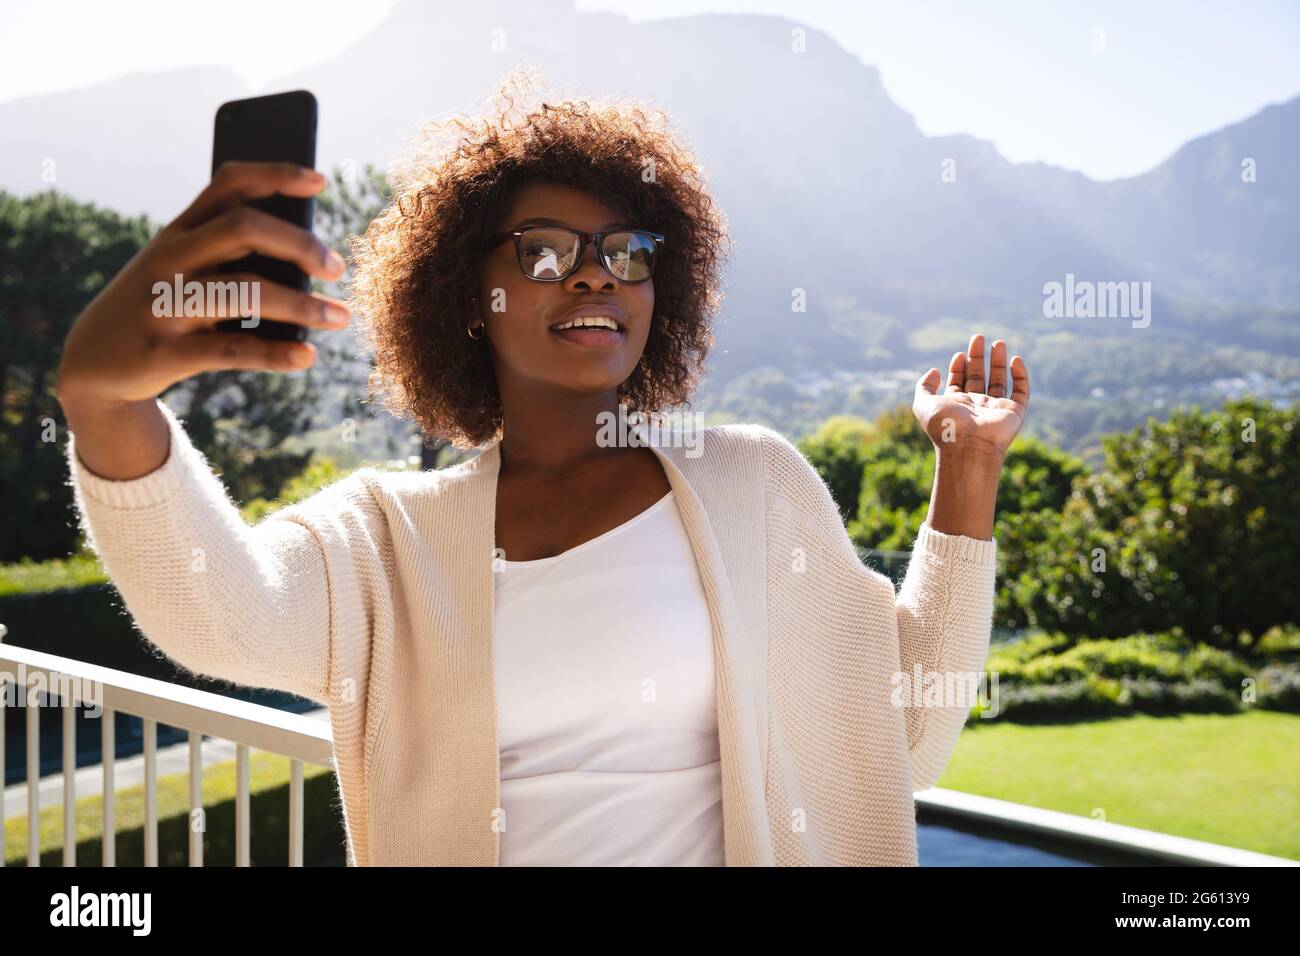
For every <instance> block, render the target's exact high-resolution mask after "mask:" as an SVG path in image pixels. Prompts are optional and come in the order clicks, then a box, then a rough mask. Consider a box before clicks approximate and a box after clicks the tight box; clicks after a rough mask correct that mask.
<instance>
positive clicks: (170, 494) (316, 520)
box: [68, 402, 383, 703]
mask: <svg viewBox="0 0 1300 956" xmlns="http://www.w3.org/2000/svg"><path fill="white" fill-rule="evenodd" d="M157 409H158V411H159V413H160V417H161V420H162V422H163V424H164V428H165V432H164V437H163V445H162V447H163V450H164V456H165V457H164V459H163V462H162V464H161V465H160V466H159V467H158V468H156V469H155V470H153V471H151V472H149V473H147V474H144V475H141V476H139V477H137V478H134V479H130V480H113V479H109V478H105V477H103V476H100V475H96V474H95V473H93V472H92V471H91V470H90V469H89V468H87V466H86V464H85V462H84V461H83V460H82V459H81V456H80V455H79V453H78V451H77V441H76V439H77V435H76V432H73V433H72V437H71V438H70V440H69V442H68V461H69V470H70V473H71V479H72V485H73V489H74V493H75V497H76V501H77V508H78V512H79V515H80V519H81V524H82V527H83V530H84V531H85V533H86V537H87V540H88V543H89V544H90V546H91V547H92V549H93V550H94V551H95V552H96V553H97V554H98V555H99V557H100V560H101V561H102V563H103V564H104V567H105V570H107V571H108V574H109V576H110V577H111V579H112V581H113V584H114V585H115V586H116V588H117V589H118V591H119V592H120V593H121V595H122V598H123V600H124V601H125V603H126V606H127V609H128V610H129V611H130V612H131V615H132V617H133V618H134V619H135V622H136V623H137V625H138V626H139V627H140V629H141V631H142V632H143V633H144V635H145V637H147V638H148V639H149V640H150V641H151V642H152V643H153V644H155V645H156V646H157V647H158V648H159V649H161V650H162V651H163V653H165V654H166V655H167V656H168V657H170V658H172V659H173V660H175V661H176V662H177V663H179V664H181V665H183V666H184V667H187V668H189V669H190V670H191V671H193V672H195V673H197V674H201V675H204V676H209V677H215V678H220V679H224V680H229V681H232V682H234V683H236V684H241V685H247V686H253V687H269V688H275V689H279V690H286V691H289V692H290V693H294V694H297V695H299V696H302V697H306V698H308V699H311V700H316V701H319V702H321V703H328V702H329V690H330V684H331V678H332V677H333V676H337V673H336V672H337V671H338V669H339V667H340V665H341V661H340V660H339V659H338V658H339V655H340V654H341V653H342V651H341V649H340V648H339V647H336V646H334V643H333V642H332V641H331V626H332V625H333V628H334V631H335V634H334V637H335V639H336V640H337V639H338V636H339V635H340V634H344V633H347V634H355V633H360V632H361V631H362V630H364V628H365V626H366V623H365V622H366V615H365V606H364V594H365V590H364V588H361V587H358V586H357V582H355V581H352V580H351V579H350V577H349V574H348V571H349V562H346V561H335V562H334V564H333V575H331V573H330V569H329V567H328V562H327V554H326V551H325V548H324V547H323V543H322V541H321V540H319V539H318V534H317V531H316V530H314V528H315V527H322V528H327V527H329V526H337V527H338V528H340V529H343V530H344V531H346V530H347V526H348V525H355V526H356V528H355V529H354V530H356V531H358V533H357V534H355V535H346V537H347V538H348V540H350V541H351V544H350V545H349V547H350V548H351V549H360V548H362V547H363V546H364V547H373V546H377V545H376V544H375V542H381V541H382V540H383V536H382V535H381V534H378V533H375V532H376V530H377V526H378V524H379V523H380V517H379V515H378V512H377V509H376V508H375V506H374V503H373V501H372V500H371V499H370V496H369V494H368V492H367V491H366V489H365V488H364V486H363V485H361V484H360V483H358V482H356V481H349V480H348V479H344V481H341V482H338V483H336V484H335V485H332V486H330V487H329V488H326V489H324V490H322V491H320V492H318V493H317V494H316V495H315V496H313V497H312V498H310V499H308V500H307V501H306V502H302V503H300V504H299V505H296V506H292V507H290V508H286V509H283V510H282V511H279V512H276V513H274V514H272V515H270V516H269V517H267V518H266V519H264V520H263V521H261V522H260V523H259V524H257V525H255V526H249V525H248V524H247V523H246V522H245V521H244V519H243V517H242V516H241V514H240V513H239V510H238V509H237V508H236V507H235V505H234V503H233V502H232V501H231V500H230V498H229V497H228V495H227V492H226V489H225V486H224V485H223V484H222V482H221V480H220V478H218V477H217V475H216V474H214V473H213V471H212V470H211V468H210V467H209V466H208V464H207V462H206V461H205V459H204V458H203V456H202V454H201V453H200V452H199V451H198V450H197V449H196V448H194V446H193V445H192V444H191V443H190V440H189V438H188V436H187V435H186V433H185V430H184V428H183V427H182V426H181V424H180V423H179V422H178V421H177V420H176V418H175V416H174V414H173V413H172V411H171V410H170V409H169V408H167V406H165V405H163V404H162V403H161V402H158V403H157ZM348 595H354V596H355V597H357V598H359V599H355V600H344V598H345V597H346V596H348ZM347 611H351V612H353V613H345V612H347ZM342 666H343V668H344V670H347V668H348V665H346V664H343V665H342Z"/></svg>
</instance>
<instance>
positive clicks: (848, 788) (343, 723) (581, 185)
mask: <svg viewBox="0 0 1300 956" xmlns="http://www.w3.org/2000/svg"><path fill="white" fill-rule="evenodd" d="M515 109H516V107H515V106H514V105H513V101H512V102H511V106H510V107H509V108H507V109H503V110H502V111H501V112H500V114H499V115H498V116H497V117H496V119H495V122H487V121H485V122H483V123H482V124H479V125H474V126H470V125H467V124H464V123H460V122H458V121H453V122H452V123H451V124H447V125H443V126H432V127H430V130H431V131H432V132H433V133H434V134H437V135H442V134H446V133H451V134H453V135H454V137H455V139H454V143H453V145H451V146H450V147H448V148H445V149H444V148H441V147H435V146H433V145H431V143H430V141H423V142H421V141H419V140H417V142H416V148H415V150H414V151H413V153H412V156H411V157H410V160H409V161H408V162H407V163H406V164H405V165H404V166H402V167H401V168H399V169H398V170H397V171H396V173H395V174H394V175H393V177H392V178H393V182H394V186H395V199H394V202H393V204H392V205H390V206H389V207H388V208H387V209H386V210H385V211H384V212H383V214H382V215H381V216H380V217H379V218H378V219H376V220H375V222H374V223H372V225H371V226H370V228H369V230H368V231H367V234H366V236H365V238H364V240H363V241H360V242H357V243H356V248H355V250H354V251H355V253H356V262H355V266H356V268H355V276H354V283H353V293H354V301H355V302H356V304H357V305H358V306H359V312H360V313H361V315H362V316H363V317H364V319H365V321H366V331H367V332H368V334H369V338H370V342H371V344H372V345H373V346H374V348H375V351H376V355H377V358H376V365H375V371H374V381H375V384H376V385H378V386H379V389H380V390H381V391H382V392H383V393H384V394H385V399H386V401H387V403H388V406H389V407H390V408H391V409H393V410H394V411H397V412H401V413H404V414H408V415H411V416H412V417H414V418H415V419H416V420H417V421H418V422H419V423H420V424H421V425H422V426H423V428H424V430H425V432H426V433H427V434H429V435H441V436H445V437H448V438H450V439H452V441H453V442H454V443H455V444H456V445H457V446H458V447H461V448H465V449H468V448H472V447H477V446H482V451H481V453H480V454H478V455H476V456H475V457H473V458H471V459H470V460H468V461H467V462H464V463H462V464H459V465H456V466H454V467H451V468H446V469H442V470H440V471H432V472H423V473H418V474H411V473H385V472H379V471H375V470H373V469H361V470H359V471H357V472H355V473H353V474H352V475H350V476H349V477H348V478H346V479H344V480H342V481H339V482H337V483H336V484H334V485H332V486H330V487H328V488H326V489H324V490H322V491H320V492H319V493H317V494H316V495H315V496H313V497H312V498H310V499H309V500H307V501H305V502H301V503H299V504H297V505H294V506H291V507H289V508H285V509H283V510H281V511H279V512H276V513H274V514H273V515H271V516H270V517H269V518H267V519H266V520H264V521H262V522H261V523H260V524H258V525H257V526H255V527H248V526H246V525H245V524H244V523H243V521H242V520H241V518H240V516H239V514H238V511H237V510H236V509H235V507H234V505H233V504H232V503H231V502H230V500H229V498H228V497H227V495H226V492H225V489H224V487H223V485H222V484H221V482H220V480H219V479H218V478H217V476H216V475H214V474H213V472H212V471H211V469H210V468H209V467H208V465H207V463H206V461H205V460H204V459H203V457H202V456H201V455H200V454H199V453H198V452H197V451H196V450H195V449H194V447H193V446H192V445H191V444H190V443H189V440H188V437H187V435H186V433H185V430H184V429H183V427H182V426H181V425H180V423H179V422H178V421H177V420H176V418H175V417H174V415H173V414H172V413H171V411H170V409H168V407H167V406H166V405H164V404H162V403H161V402H160V401H158V400H157V396H158V395H160V394H161V393H162V392H163V391H164V390H165V389H166V388H168V387H169V386H170V385H172V384H174V383H176V382H179V381H181V380H183V379H185V378H187V377H189V376H191V375H194V374H197V373H199V372H203V371H209V370H213V369H221V368H242V369H260V370H265V371H268V372H287V371H294V370H301V369H303V368H305V367H307V366H309V365H310V364H311V363H312V361H313V356H314V350H313V349H312V347H311V346H310V345H308V346H305V347H303V346H297V345H291V344H287V343H277V342H267V341H263V340H260V339H257V338H254V337H252V336H248V335H245V334H242V333H219V332H216V331H214V330H213V328H212V326H213V325H214V324H215V323H216V322H217V321H218V320H219V319H220V318H223V317H224V316H222V315H216V314H214V315H207V316H203V317H190V318H158V317H156V316H155V315H154V313H153V310H152V308H151V291H150V290H151V289H152V288H153V284H154V283H155V282H157V281H167V282H170V281H171V280H172V278H173V276H174V275H175V274H182V275H183V276H184V277H185V278H186V279H189V278H192V277H197V278H199V279H202V278H203V277H205V276H208V275H211V274H212V272H213V270H214V269H215V267H216V265H217V264H218V263H221V262H223V261H228V260H231V259H234V258H237V257H239V256H241V255H244V254H246V253H247V252H249V251H250V250H252V251H257V252H261V253H264V254H268V255H272V256H276V257H279V258H283V259H289V260H293V261H295V262H297V263H298V264H299V265H301V266H302V268H303V269H304V270H306V271H307V272H308V273H310V274H312V275H315V276H319V277H321V278H324V279H335V278H338V277H339V276H340V275H341V274H342V272H343V269H344V267H343V263H342V262H341V261H340V260H339V259H338V257H337V256H336V255H335V254H333V253H332V252H330V251H329V250H328V249H326V248H325V247H324V246H323V245H322V244H321V243H319V242H318V241H317V240H316V239H314V238H313V237H312V236H310V235H309V234H307V233H305V232H303V231H301V230H298V229H296V228H294V227H292V226H289V225H286V224H284V223H281V222H278V221H276V220H273V219H270V218H268V217H266V216H264V215H261V214H260V213H258V212H256V211H254V210H251V209H248V208H245V207H244V206H242V205H241V204H242V203H243V202H244V201H245V200H248V199H252V198H255V197H259V196H266V195H269V194H271V193H275V192H279V193H285V194H289V195H295V196H307V195H312V194H314V193H315V192H317V191H318V190H319V189H320V188H321V187H322V185H323V183H324V180H323V179H322V178H321V177H320V176H318V175H317V174H315V173H313V172H311V171H307V170H300V169H297V168H293V167H289V166H283V165H276V164H229V165H228V166H227V167H225V168H223V169H222V170H221V171H220V172H219V173H218V175H217V176H216V177H215V179H214V181H213V183H212V184H211V185H210V186H209V187H208V188H206V189H205V190H204V191H203V192H202V193H201V194H200V195H199V197H198V198H197V199H196V200H195V201H194V203H193V204H192V205H191V206H190V207H189V208H188V209H187V210H186V211H185V212H183V213H182V214H181V215H180V216H179V217H178V218H177V219H176V220H175V221H174V222H172V223H171V224H170V225H168V226H167V227H166V228H165V229H164V230H163V231H162V232H161V233H160V235H159V236H158V237H157V238H155V239H154V240H153V241H152V242H151V243H150V244H149V246H148V247H147V248H146V249H145V250H144V251H142V252H141V253H140V255H138V256H137V257H136V258H135V259H134V260H133V261H132V262H131V263H130V264H128V266H127V267H126V268H125V269H124V270H123V271H122V272H121V274H119V275H118V276H116V277H115V278H114V280H113V281H112V282H111V283H110V284H109V286H108V287H107V288H106V289H105V290H104V291H103V292H102V293H101V294H100V295H99V296H98V297H97V298H96V299H95V301H94V302H93V303H91V305H90V306H89V307H88V308H87V309H86V311H85V313H84V314H82V315H81V316H80V317H79V318H78V320H77V322H76V324H75V326H74V328H73V329H72V331H71V333H70V334H69V336H68V340H67V343H66V346H65V350H64V354H63V359H62V364H61V367H60V370H59V377H58V394H59V398H60V401H61V402H62V404H63V407H64V410H65V412H66V415H67V420H68V423H69V426H70V430H71V431H72V433H73V435H72V438H71V439H70V441H69V444H68V458H69V468H70V470H71V473H72V478H73V482H74V487H75V490H76V494H77V502H78V508H79V510H80V514H81V519H82V523H83V527H84V529H85V531H86V534H87V537H88V539H89V541H90V543H91V544H92V546H93V547H94V548H95V549H96V551H97V552H98V553H99V555H100V557H101V559H102V560H103V563H104V565H105V567H106V568H107V570H108V572H109V573H110V575H111V576H112V578H113V580H114V582H115V583H116V585H117V587H118V589H119V590H120V592H121V593H122V595H123V597H124V599H125V601H126V604H127V606H128V608H129V610H130V611H131V612H132V614H133V615H134V617H135V619H136V621H137V623H138V624H139V625H140V627H141V629H142V631H143V633H144V634H145V635H146V636H147V637H148V638H149V639H150V640H151V641H152V642H153V643H155V644H156V645H158V646H159V647H160V648H161V649H162V650H163V651H164V652H165V653H166V654H168V655H169V656H170V657H172V658H173V659H175V660H177V661H178V662H180V663H181V664H183V665H185V666H186V667H189V668H191V669H192V670H194V671H195V672H196V673H200V674H206V675H210V676H213V677H218V678H224V679H228V680H231V681H235V682H237V683H241V684H249V685H256V686H262V687H275V688H280V689H283V690H287V691H290V692H293V693H296V694H300V695H302V696H304V697H308V698H311V699H313V700H318V701H320V702H322V703H324V704H327V705H328V706H329V707H330V708H331V714H330V716H331V721H332V725H333V733H334V742H335V759H336V769H337V771H338V776H339V785H340V789H341V793H342V802H343V810H344V816H345V822H346V828H347V835H348V859H349V863H351V864H353V865H367V864H371V865H373V864H488V865H491V864H611V863H613V864H618V863H625V864H700V865H709V864H723V863H725V864H727V865H752V864H902V865H914V864H915V863H916V835H915V820H914V805H913V801H912V792H913V790H916V789H923V788H925V787H928V786H930V785H932V784H933V783H934V781H935V780H936V779H937V778H938V776H939V773H940V772H941V770H942V769H943V765H944V763H945V762H946V760H947V758H948V756H949V754H950V753H951V751H952V748H953V746H954V744H955V741H956V738H957V735H958V733H959V732H960V729H961V727H962V724H963V722H964V720H965V717H966V715H967V713H968V712H969V707H970V704H971V700H970V699H969V697H966V698H963V699H955V700H954V699H953V698H952V696H951V695H949V696H947V697H944V696H940V697H938V698H936V697H935V695H934V694H932V693H930V694H925V693H923V688H922V687H921V686H920V685H921V684H925V686H926V687H932V686H933V678H935V677H938V678H942V679H947V681H948V683H949V684H951V683H952V678H954V677H956V678H958V679H959V680H960V679H963V678H967V677H972V676H974V675H977V674H978V672H979V671H980V670H981V668H982V666H983V663H984V660H985V656H986V654H987V649H988V639H989V627H990V622H991V608H992V598H993V583H994V554H995V545H994V542H993V541H992V528H993V514H994V503H995V494H996V488H997V480H998V474H999V470H1000V467H1001V462H1002V457H1003V453H1004V452H1005V450H1006V448H1007V447H1008V445H1009V444H1010V442H1011V440H1012V438H1013V437H1014V436H1015V434H1016V432H1017V430H1018V429H1019V427H1020V424H1021V422H1022V420H1023V417H1024V412H1025V403H1026V401H1027V399H1028V377H1027V372H1026V369H1025V365H1024V363H1023V362H1022V361H1021V360H1020V358H1019V357H1018V356H1017V357H1015V358H1014V359H1013V360H1012V362H1011V366H1010V373H1009V374H1008V370H1007V356H1006V346H1005V344H1004V343H1003V342H1001V341H998V342H994V343H993V344H992V348H991V367H990V369H989V371H988V373H987V379H986V377H985V376H986V373H985V366H984V363H985V355H984V340H983V337H982V336H980V335H975V336H973V337H972V338H971V340H970V346H969V349H968V350H967V351H966V352H961V353H958V354H957V355H955V356H953V359H952V362H951V363H950V365H949V367H948V375H947V381H946V384H945V386H944V387H943V388H941V387H940V386H941V377H940V374H939V372H938V370H937V369H934V368H932V369H930V370H929V371H928V372H927V373H926V374H925V375H923V376H922V377H921V379H920V380H919V381H918V383H917V387H916V392H915V399H914V406H913V407H914V410H915V412H916V416H917V418H918V420H919V422H920V424H921V426H922V427H924V429H925V430H926V432H927V434H929V435H930V437H931V439H932V440H933V442H934V444H935V448H936V454H937V456H938V469H937V472H936V475H935V481H934V488H933V494H932V498H931V505H930V510H929V516H928V518H927V522H926V525H925V526H924V527H923V528H922V530H921V533H920V535H919V536H918V538H917V540H916V543H915V547H914V551H913V558H912V561H911V564H910V566H909V569H908V573H907V577H906V579H905V582H904V584H903V587H902V589H901V591H900V593H899V594H897V595H896V594H895V592H894V589H893V587H892V586H891V584H890V582H889V581H888V579H886V578H884V577H883V576H881V575H879V574H877V573H875V572H873V571H871V570H869V569H867V568H865V567H864V566H863V565H862V563H861V561H860V560H859V558H858V555H857V553H856V552H855V550H854V548H853V546H852V544H851V542H850V541H849V539H848V536H847V535H846V533H845V530H844V526H843V523H842V521H841V518H840V515H839V513H838V511H837V510H836V507H835V504H834V502H833V500H832V498H831V496H830V493H829V491H828V490H827V487H826V485H825V484H824V483H823V482H822V480H821V479H820V477H819V476H818V475H817V473H816V472H815V471H814V470H813V469H812V468H811V467H810V466H809V465H808V464H807V462H806V461H805V460H804V458H803V457H802V456H801V455H800V454H799V453H798V451H797V450H796V449H795V448H794V446H793V445H791V444H790V443H789V442H788V441H787V440H786V439H785V438H784V437H782V436H781V435H780V434H778V433H777V432H775V431H772V430H771V429H768V428H766V427H763V426H759V425H728V426H720V427H711V428H705V429H702V430H699V431H697V432H693V433H691V437H692V438H693V439H694V441H695V444H694V445H693V446H692V447H691V448H690V449H684V448H682V447H679V445H678V444H677V443H676V442H674V441H669V442H663V441H658V442H651V443H650V444H648V445H647V444H642V443H638V442H636V441H615V442H611V441H609V440H608V430H602V428H601V423H602V422H608V420H609V416H614V417H617V415H618V414H619V411H620V406H626V407H627V408H630V409H632V410H633V411H641V412H657V411H660V410H664V409H670V408H673V407H676V406H678V405H680V404H681V403H683V402H684V401H685V400H686V399H687V398H688V397H689V394H690V392H691V390H692V388H693V386H694V384H695V382H696V378H697V374H698V372H699V371H700V369H701V365H702V362H703V359H704V356H705V354H706V352H707V350H708V347H709V345H710V344H711V341H712V338H711V334H710V331H709V326H710V319H711V317H712V315H713V314H714V313H715V312H716V309H717V306H718V304H719V299H720V296H719V293H718V275H717V272H718V266H719V264H720V261H721V259H722V254H723V250H722V246H723V243H724V241H725V239H726V235H725V229H724V226H723V224H722V221H721V218H720V217H719V216H718V214H717V213H716V212H715V211H714V209H713V206H712V205H711V203H710V201H709V198H708V195H707V192H706V190H705V187H704V184H703V180H702V175H701V173H700V171H699V170H698V168H697V166H696V165H695V163H694V161H693V159H692V157H691V155H690V154H689V153H688V152H687V151H686V149H685V148H684V147H683V146H682V145H681V144H680V142H679V141H678V139H677V137H676V136H675V135H674V133H673V132H672V129H671V126H670V124H669V123H668V121H667V120H666V118H665V117H664V116H663V115H662V114H661V113H657V112H654V113H651V112H647V111H645V110H643V109H638V108H634V107H630V106H625V105H622V104H619V103H617V102H615V103H612V104H603V105H598V106H596V107H593V106H592V105H591V104H588V103H582V102H579V103H572V102H565V103H561V104H558V105H554V104H547V105H543V107H542V108H541V109H536V110H532V111H531V112H528V111H525V112H523V113H522V114H521V116H516V117H514V118H513V119H512V118H511V111H512V110H515ZM222 278H227V277H222ZM245 278H251V277H245ZM261 295H262V310H261V314H262V315H263V316H264V317H267V318H272V319H280V320H285V321H292V322H298V323H300V324H302V325H305V326H307V327H309V328H318V329H331V328H339V327H341V326H342V325H344V324H346V321H347V308H346V306H344V304H343V303H341V302H337V301H335V300H332V299H330V298H328V297H326V296H322V295H317V294H311V295H304V294H299V293H298V292H296V291H292V290H288V289H285V288H279V287H272V286H270V285H269V284H264V285H263V286H262V288H261Z"/></svg>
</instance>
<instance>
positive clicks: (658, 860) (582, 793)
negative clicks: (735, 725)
mask: <svg viewBox="0 0 1300 956" xmlns="http://www.w3.org/2000/svg"><path fill="white" fill-rule="evenodd" d="M497 567H498V568H499V570H498V571H497V573H496V574H494V575H493V578H494V581H495V585H496V605H495V615H496V616H495V624H494V652H495V670H496V695H497V727H498V745H499V748H500V752H501V808H502V810H503V811H504V821H503V822H504V827H503V830H502V832H501V834H500V847H501V856H500V863H501V865H502V866H629V865H632V866H722V865H723V841H722V776H721V764H720V762H719V751H718V719H717V696H716V694H717V692H716V686H715V680H716V674H715V670H714V659H713V634H712V629H711V627H710V622H709V610H708V604H707V602H706V599H705V596H704V589H703V586H702V585H701V583H700V578H699V571H698V569H697V567H696V563H695V555H694V552H693V551H692V549H691V544H690V539H689V538H688V537H687V535H686V528H685V527H684V526H683V524H682V521H681V516H680V514H679V513H678V510H677V502H676V499H675V497H674V494H673V492H671V491H670V492H668V494H666V495H665V496H664V497H663V498H661V499H659V501H658V502H657V503H655V504H654V505H652V506H651V507H650V508H648V509H647V510H645V511H643V512H641V513H640V514H638V515H636V516H635V517H633V518H631V519H630V520H628V521H626V522H624V523H623V524H621V525H619V526H618V527H616V528H613V529H611V530H609V531H607V532H605V533H604V534H602V535H599V536H598V537H595V538H592V539H591V540H590V541H586V542H584V543H583V544H580V545H578V546H577V547H574V548H570V549H569V550H568V551H565V552H563V553H561V554H558V555H555V556H553V557H549V558H539V559H537V560H535V561H509V560H504V561H499V562H498V564H497Z"/></svg>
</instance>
